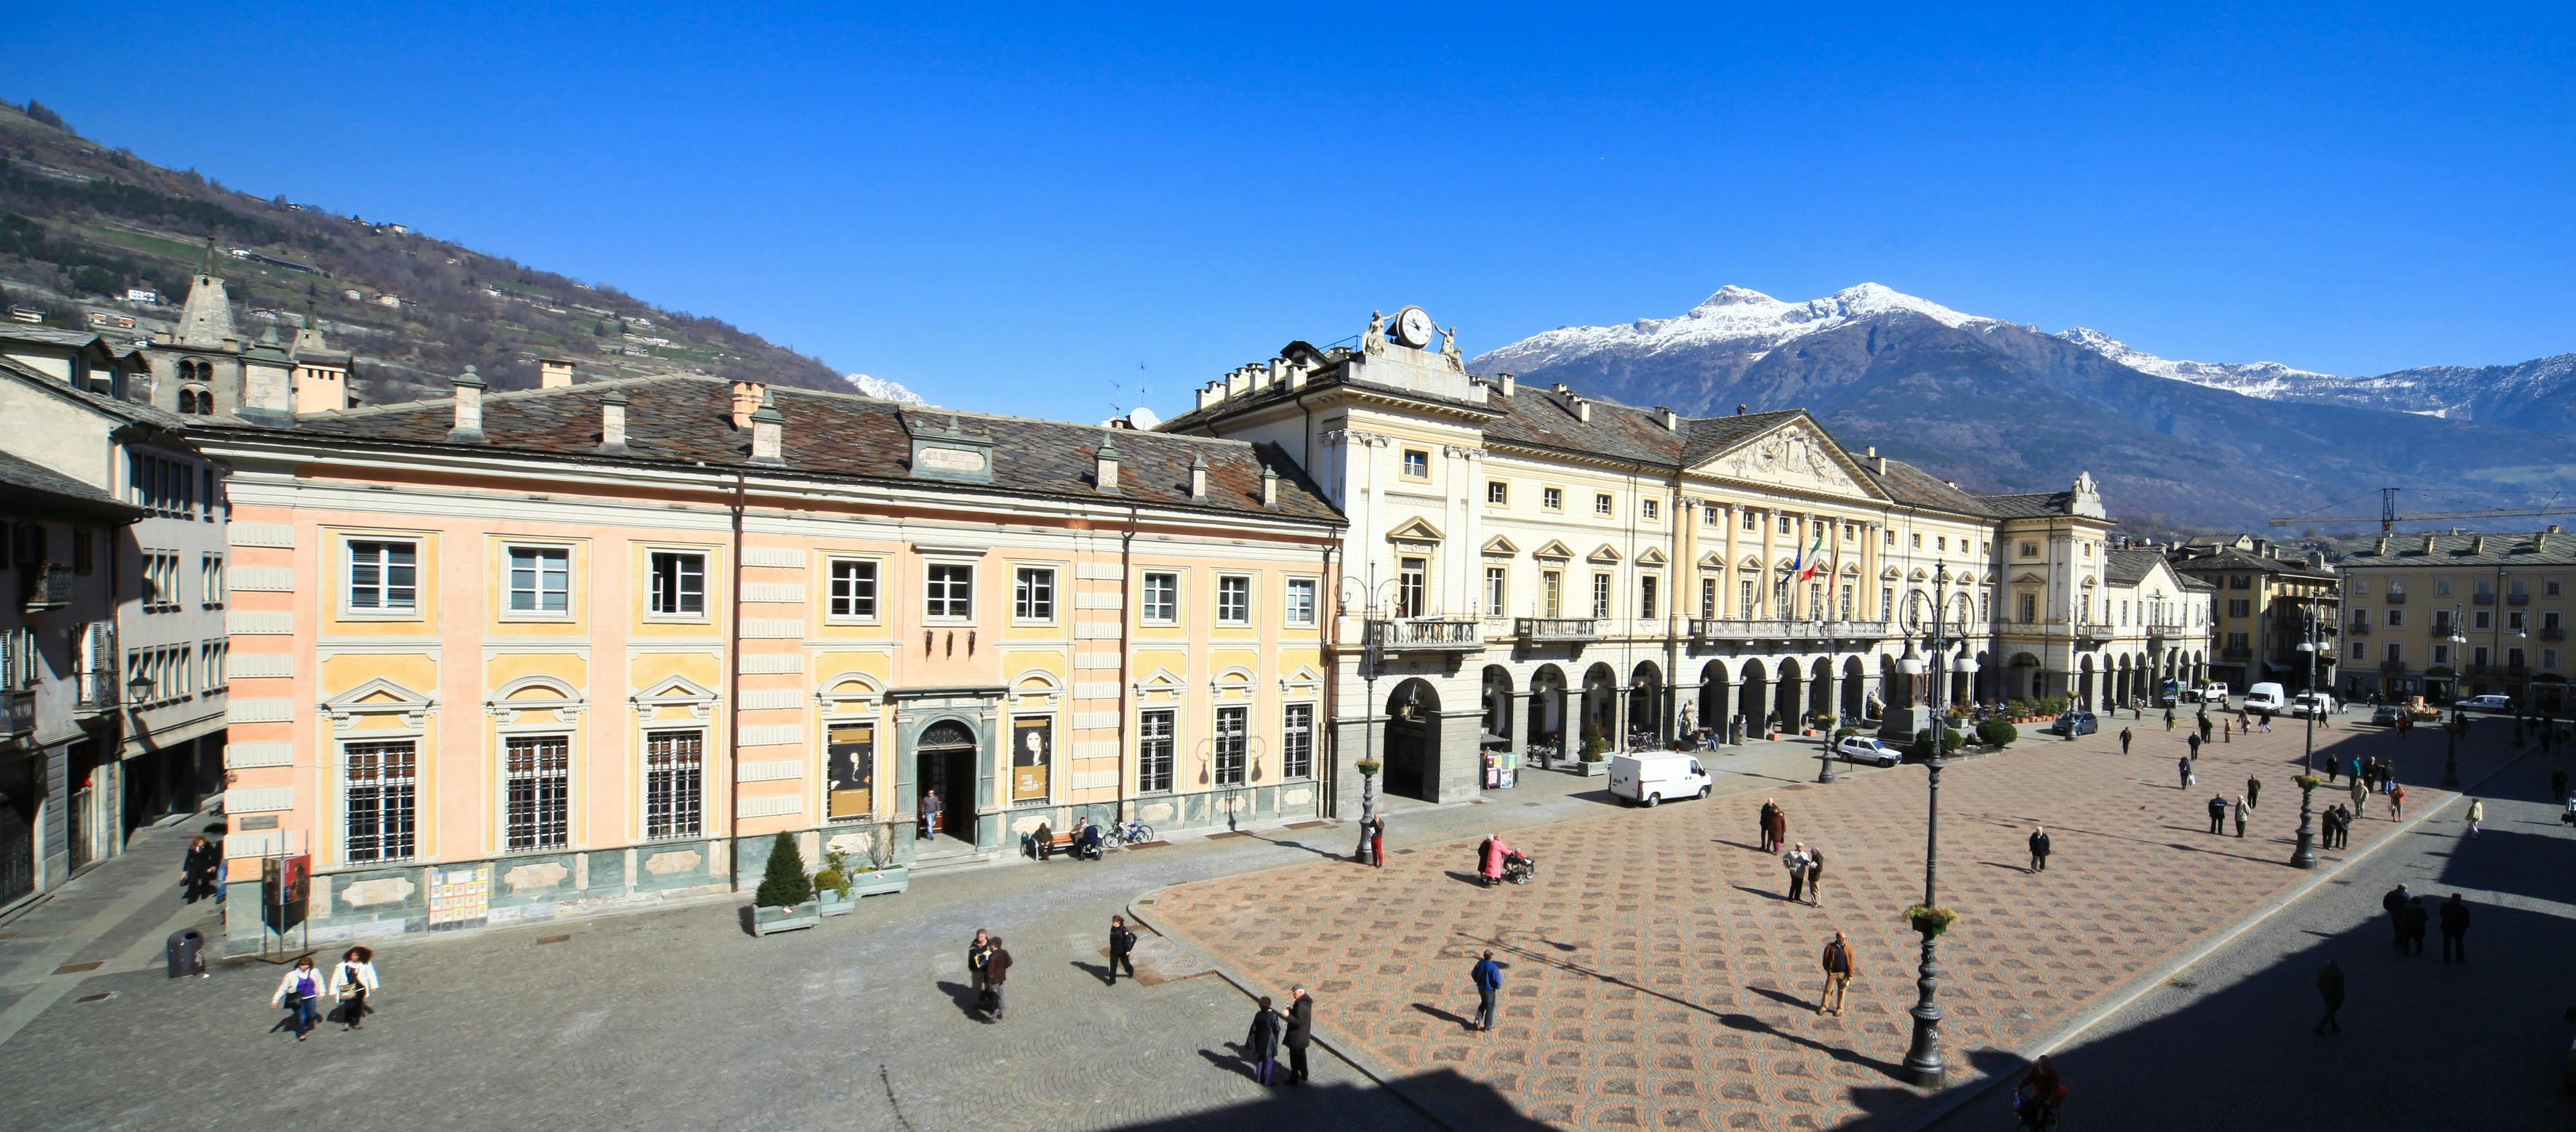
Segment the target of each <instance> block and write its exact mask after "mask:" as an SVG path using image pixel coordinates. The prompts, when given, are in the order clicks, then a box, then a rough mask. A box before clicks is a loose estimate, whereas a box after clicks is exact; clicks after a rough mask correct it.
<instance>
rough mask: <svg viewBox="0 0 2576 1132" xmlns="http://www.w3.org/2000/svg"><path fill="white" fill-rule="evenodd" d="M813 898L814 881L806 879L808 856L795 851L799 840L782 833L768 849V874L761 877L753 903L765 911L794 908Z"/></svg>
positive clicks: (809, 878)
mask: <svg viewBox="0 0 2576 1132" xmlns="http://www.w3.org/2000/svg"><path fill="white" fill-rule="evenodd" d="M813 898H814V879H813V878H812V877H809V876H806V875H805V854H804V853H802V852H800V851H798V850H797V848H796V839H795V838H793V837H790V836H788V834H787V832H786V831H785V830H780V831H779V834H778V840H777V842H776V843H774V844H772V845H771V846H770V847H769V871H767V872H764V873H762V874H761V875H760V891H759V892H758V893H757V894H755V895H754V896H753V897H752V900H753V901H754V902H756V903H758V904H759V905H760V906H761V907H763V908H791V907H794V906H796V905H798V904H802V903H804V902H806V901H808V900H812V899H813Z"/></svg>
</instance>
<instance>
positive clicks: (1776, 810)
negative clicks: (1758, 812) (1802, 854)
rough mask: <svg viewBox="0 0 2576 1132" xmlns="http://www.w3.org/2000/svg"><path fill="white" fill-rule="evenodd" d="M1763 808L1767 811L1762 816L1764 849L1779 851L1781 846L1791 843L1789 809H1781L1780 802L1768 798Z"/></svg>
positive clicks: (1767, 851) (1773, 851)
mask: <svg viewBox="0 0 2576 1132" xmlns="http://www.w3.org/2000/svg"><path fill="white" fill-rule="evenodd" d="M1762 808H1763V810H1764V811H1765V812H1764V814H1763V817H1762V822H1763V825H1762V832H1763V842H1762V851H1763V852H1765V853H1777V852H1779V851H1780V847H1781V846H1783V845H1787V844H1788V843H1789V811H1787V810H1784V809H1781V808H1780V804H1779V803H1777V802H1772V801H1767V800H1766V801H1764V802H1763V803H1762Z"/></svg>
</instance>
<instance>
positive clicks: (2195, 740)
mask: <svg viewBox="0 0 2576 1132" xmlns="http://www.w3.org/2000/svg"><path fill="white" fill-rule="evenodd" d="M2182 741H2183V742H2185V743H2187V744H2190V745H2191V757H2193V758H2195V759H2196V758H2199V757H2200V736H2198V735H2186V736H2183V740H2182Z"/></svg>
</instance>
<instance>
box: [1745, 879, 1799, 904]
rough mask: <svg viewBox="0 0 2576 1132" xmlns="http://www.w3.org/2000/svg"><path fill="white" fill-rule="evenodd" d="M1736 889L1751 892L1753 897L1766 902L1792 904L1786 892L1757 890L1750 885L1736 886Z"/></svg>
mask: <svg viewBox="0 0 2576 1132" xmlns="http://www.w3.org/2000/svg"><path fill="white" fill-rule="evenodd" d="M1734 888H1735V891H1737V892H1750V893H1752V894H1753V895H1755V896H1759V897H1762V898H1764V899H1766V900H1777V901H1779V902H1781V903H1783V904H1786V903H1789V902H1790V901H1789V894H1788V893H1785V892H1773V891H1771V890H1769V889H1763V888H1755V887H1753V886H1752V885H1749V884H1739V885H1735V886H1734Z"/></svg>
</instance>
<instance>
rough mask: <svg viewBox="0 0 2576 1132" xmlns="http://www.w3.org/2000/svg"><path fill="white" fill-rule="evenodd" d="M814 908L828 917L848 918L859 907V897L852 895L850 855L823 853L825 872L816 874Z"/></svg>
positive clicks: (828, 850) (835, 852)
mask: <svg viewBox="0 0 2576 1132" xmlns="http://www.w3.org/2000/svg"><path fill="white" fill-rule="evenodd" d="M814 906H815V910H817V911H819V912H821V913H822V914H824V915H826V916H846V915H849V914H850V912H851V910H852V909H855V908H857V907H858V906H859V900H858V897H855V896H852V895H850V855H849V854H847V853H844V852H842V851H840V850H838V849H825V850H824V851H823V871H822V872H819V873H816V874H814Z"/></svg>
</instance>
